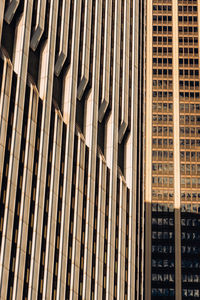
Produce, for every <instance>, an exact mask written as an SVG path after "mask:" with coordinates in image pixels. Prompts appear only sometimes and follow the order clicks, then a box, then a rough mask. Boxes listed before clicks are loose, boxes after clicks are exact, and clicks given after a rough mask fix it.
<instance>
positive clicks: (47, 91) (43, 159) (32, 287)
mask: <svg viewBox="0 0 200 300" xmlns="http://www.w3.org/2000/svg"><path fill="white" fill-rule="evenodd" d="M57 12H58V0H55V1H52V2H51V6H50V16H49V32H48V39H47V43H46V44H45V46H44V49H43V52H42V53H41V69H40V75H39V94H40V97H41V98H42V99H43V110H42V123H41V133H40V150H39V161H38V176H37V185H36V200H35V214H34V225H33V237H32V249H31V263H30V279H29V290H28V299H35V297H36V295H37V292H38V281H39V280H38V279H39V267H40V266H39V264H40V255H41V241H42V228H43V226H42V224H41V222H42V221H43V210H44V197H45V186H46V170H47V155H48V140H49V129H50V115H51V107H52V88H53V72H54V59H55V57H54V53H55V42H56V27H57V23H56V22H57Z"/></svg>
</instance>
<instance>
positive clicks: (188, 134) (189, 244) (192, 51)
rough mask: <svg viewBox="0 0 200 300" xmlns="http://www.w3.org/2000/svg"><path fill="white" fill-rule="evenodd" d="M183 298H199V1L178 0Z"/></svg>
mask: <svg viewBox="0 0 200 300" xmlns="http://www.w3.org/2000/svg"><path fill="white" fill-rule="evenodd" d="M178 31H179V101H180V160H181V203H182V205H181V258H182V260H181V262H182V265H181V267H182V299H198V298H199V297H200V289H199V274H200V273H199V272H200V260H199V251H200V247H199V229H198V226H199V204H198V202H199V201H200V194H199V189H200V166H199V161H200V130H199V128H200V97H199V85H200V80H199V79H200V77H199V38H198V34H199V33H198V32H199V28H198V3H197V0H193V1H189V0H187V1H183V0H179V1H178Z"/></svg>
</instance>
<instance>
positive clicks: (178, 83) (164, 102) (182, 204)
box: [145, 0, 200, 300]
mask: <svg viewBox="0 0 200 300" xmlns="http://www.w3.org/2000/svg"><path fill="white" fill-rule="evenodd" d="M146 17H147V19H146V20H147V21H146V22H147V23H146V25H147V30H146V101H145V104H146V109H145V114H146V116H145V117H146V135H145V151H146V154H145V166H146V171H145V220H146V225H145V229H146V232H145V299H146V300H147V299H175V300H180V299H199V298H200V229H199V225H200V90H199V83H200V76H199V70H200V69H199V67H200V65H199V59H200V57H199V53H200V48H199V47H200V2H199V1H197V0H147V3H146Z"/></svg>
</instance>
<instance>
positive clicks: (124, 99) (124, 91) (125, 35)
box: [119, 0, 130, 143]
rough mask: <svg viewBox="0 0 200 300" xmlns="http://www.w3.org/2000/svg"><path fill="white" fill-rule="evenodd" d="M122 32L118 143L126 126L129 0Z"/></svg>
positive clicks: (125, 6) (125, 5) (126, 5)
mask: <svg viewBox="0 0 200 300" xmlns="http://www.w3.org/2000/svg"><path fill="white" fill-rule="evenodd" d="M123 19H124V24H123V26H124V32H123V72H122V74H123V78H122V108H121V124H120V128H119V143H121V141H122V139H123V137H124V135H125V132H126V129H127V127H128V109H129V107H128V100H129V44H130V0H126V1H125V3H124V18H123Z"/></svg>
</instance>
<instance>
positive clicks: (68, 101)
mask: <svg viewBox="0 0 200 300" xmlns="http://www.w3.org/2000/svg"><path fill="white" fill-rule="evenodd" d="M81 4H82V1H81V0H77V1H75V2H74V18H73V28H72V50H71V56H72V57H71V65H70V67H69V70H68V72H67V74H66V75H65V77H64V82H63V102H64V103H63V105H64V107H63V117H64V121H65V123H66V124H67V125H68V126H67V133H66V154H65V163H64V182H63V199H62V215H61V229H60V247H59V259H58V277H57V278H58V279H57V294H56V299H57V300H59V299H64V297H65V292H66V274H67V258H68V237H69V215H70V204H71V182H72V165H73V150H74V133H75V113H76V98H77V84H76V82H77V78H78V52H79V36H80V18H81Z"/></svg>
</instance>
